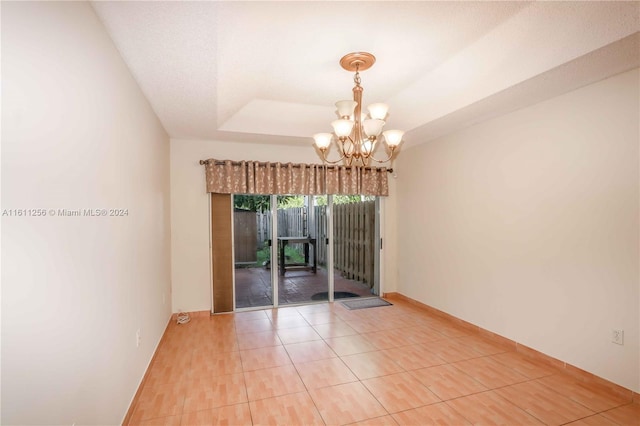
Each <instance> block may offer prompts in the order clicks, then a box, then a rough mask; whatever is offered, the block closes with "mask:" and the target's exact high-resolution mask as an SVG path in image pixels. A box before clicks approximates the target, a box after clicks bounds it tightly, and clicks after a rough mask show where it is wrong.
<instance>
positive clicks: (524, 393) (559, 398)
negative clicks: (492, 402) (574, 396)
mask: <svg viewBox="0 0 640 426" xmlns="http://www.w3.org/2000/svg"><path fill="white" fill-rule="evenodd" d="M495 392H496V393H497V394H498V395H500V396H502V397H504V398H506V399H508V400H509V401H511V402H512V403H513V404H515V405H517V406H518V407H520V408H522V409H523V410H525V411H526V412H527V413H529V414H531V415H533V416H535V417H536V418H537V419H539V420H541V421H542V422H544V423H546V424H549V425H560V424H564V423H569V422H572V421H574V420H578V419H581V418H583V417H588V416H591V415H593V414H595V413H594V412H593V411H591V410H589V409H588V408H586V407H585V406H583V405H580V404H578V403H577V402H575V401H572V400H570V399H568V398H565V397H564V396H563V395H561V394H559V393H557V392H554V391H553V390H551V389H549V388H548V387H545V386H543V385H542V384H540V383H539V382H538V381H531V382H526V383H520V384H517V385H513V386H508V387H506V388H500V389H497V390H496V391H495Z"/></svg>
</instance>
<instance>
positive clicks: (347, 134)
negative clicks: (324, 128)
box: [313, 52, 404, 166]
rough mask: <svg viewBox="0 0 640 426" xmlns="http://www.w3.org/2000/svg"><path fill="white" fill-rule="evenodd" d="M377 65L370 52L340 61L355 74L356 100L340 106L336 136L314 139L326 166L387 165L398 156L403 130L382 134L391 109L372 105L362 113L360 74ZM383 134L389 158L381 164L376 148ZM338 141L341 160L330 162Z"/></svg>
mask: <svg viewBox="0 0 640 426" xmlns="http://www.w3.org/2000/svg"><path fill="white" fill-rule="evenodd" d="M375 62H376V58H375V56H373V55H372V54H371V53H367V52H354V53H349V54H347V55H345V56H343V57H342V59H340V65H341V66H342V68H344V69H345V70H347V71H350V72H354V71H355V76H354V77H353V81H354V83H355V84H356V85H355V86H354V87H353V100H345V101H338V102H336V108H337V111H336V112H337V114H338V117H339V119H338V120H334V121H332V122H331V125H332V126H333V133H316V134H315V135H313V139H314V141H315V146H316V148H318V151H319V152H320V157H321V158H322V161H323V163H329V164H337V163H339V162H340V161H343V162H344V164H346V165H347V166H351V165H357V166H368V165H369V164H370V163H371V160H373V161H375V162H377V163H386V162H388V161H391V160H393V158H394V157H395V155H396V154H397V151H396V149H397V148H398V145H400V142H402V136H403V135H404V132H403V131H402V130H386V131H384V132H383V131H382V128H383V127H384V125H385V121H384V120H385V118H386V117H387V111H388V110H389V106H388V105H387V104H383V103H375V104H371V105H369V106H368V107H367V110H368V111H369V114H368V115H367V114H364V113H362V92H363V90H364V89H363V88H362V86H360V81H361V80H360V71H364V70H366V69H369V68H371V66H372V65H373V64H374V63H375ZM380 133H382V135H383V136H384V141H385V142H386V147H387V151H388V152H387V155H388V157H387V158H386V159H383V160H378V159H377V158H375V157H374V156H373V153H374V151H375V149H376V145H377V143H378V141H379V140H380V139H382V138H381V137H380ZM334 136H335V141H336V146H337V148H338V153H339V155H340V158H338V159H337V160H335V161H330V160H329V159H328V158H327V153H328V151H329V146H330V145H331V142H332V141H333V140H334Z"/></svg>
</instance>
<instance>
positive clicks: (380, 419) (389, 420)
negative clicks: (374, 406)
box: [349, 416, 398, 426]
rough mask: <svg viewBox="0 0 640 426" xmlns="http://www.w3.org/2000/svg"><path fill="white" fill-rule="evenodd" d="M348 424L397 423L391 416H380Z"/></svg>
mask: <svg viewBox="0 0 640 426" xmlns="http://www.w3.org/2000/svg"><path fill="white" fill-rule="evenodd" d="M349 426H398V423H397V422H396V421H395V420H394V419H393V417H391V416H381V417H376V418H373V419H367V420H363V421H361V422H355V423H349Z"/></svg>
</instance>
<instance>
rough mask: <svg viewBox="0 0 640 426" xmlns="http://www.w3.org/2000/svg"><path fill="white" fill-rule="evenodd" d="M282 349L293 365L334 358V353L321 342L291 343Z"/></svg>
mask: <svg viewBox="0 0 640 426" xmlns="http://www.w3.org/2000/svg"><path fill="white" fill-rule="evenodd" d="M284 348H285V349H286V350H287V352H288V353H289V358H291V361H293V362H294V363H302V362H310V361H317V360H319V359H325V358H334V357H336V356H337V355H336V353H335V352H333V350H332V349H331V347H329V345H327V344H326V343H325V342H324V341H323V340H312V341H310V342H302V343H292V344H290V345H285V346H284Z"/></svg>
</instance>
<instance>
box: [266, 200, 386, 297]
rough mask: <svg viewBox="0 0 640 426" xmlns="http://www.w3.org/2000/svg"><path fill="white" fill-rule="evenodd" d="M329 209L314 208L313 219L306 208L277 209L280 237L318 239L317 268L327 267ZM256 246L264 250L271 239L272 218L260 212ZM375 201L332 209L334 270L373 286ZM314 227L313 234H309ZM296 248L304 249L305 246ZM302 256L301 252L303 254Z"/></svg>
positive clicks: (335, 205)
mask: <svg viewBox="0 0 640 426" xmlns="http://www.w3.org/2000/svg"><path fill="white" fill-rule="evenodd" d="M326 212H327V210H326V207H325V206H316V207H314V216H315V218H314V220H310V218H309V217H308V214H307V209H306V208H305V207H295V208H288V209H280V210H278V235H280V236H287V237H302V236H305V235H307V234H311V235H312V236H314V237H315V238H316V239H317V244H316V250H317V253H315V254H314V255H315V256H317V262H318V265H326V264H327V255H328V253H327V252H328V250H327V244H326V239H327V236H328V235H327V213H326ZM256 222H257V243H258V247H263V246H264V244H265V242H266V241H268V240H269V238H270V236H271V215H270V214H269V213H258V214H257V215H256ZM375 226H376V209H375V201H362V202H355V203H347V204H334V206H333V253H334V255H333V256H334V259H333V261H334V267H335V269H337V270H339V271H340V273H341V274H342V276H343V277H345V278H347V279H352V280H356V281H361V282H365V283H367V284H369V285H370V286H371V287H373V281H374V274H375ZM309 228H311V232H309V231H308V230H309ZM293 247H294V248H296V249H299V250H300V251H301V250H302V246H301V245H300V247H296V245H293ZM300 254H302V252H301V253H300Z"/></svg>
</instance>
